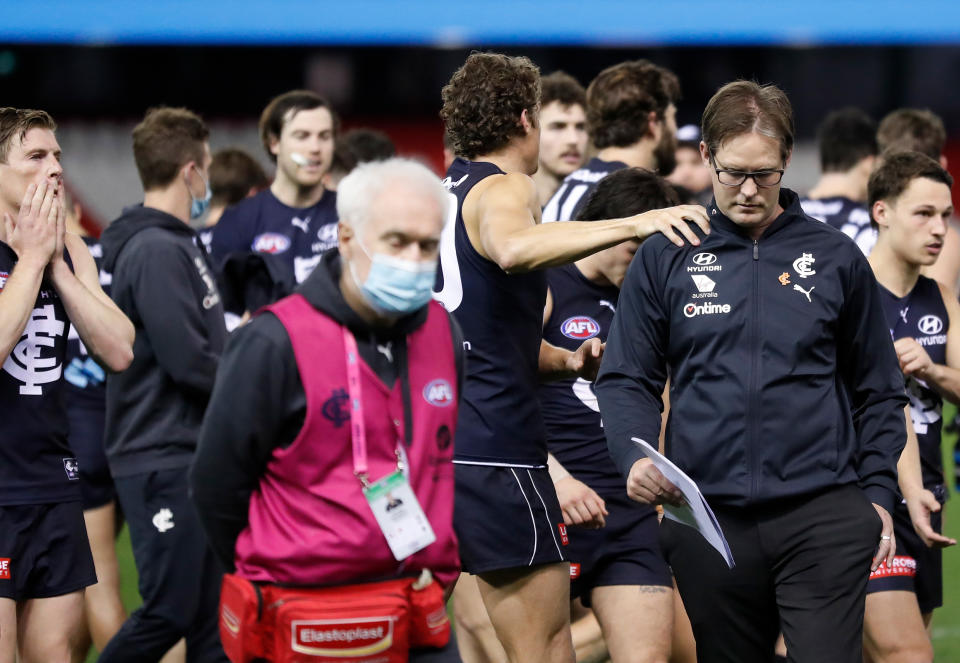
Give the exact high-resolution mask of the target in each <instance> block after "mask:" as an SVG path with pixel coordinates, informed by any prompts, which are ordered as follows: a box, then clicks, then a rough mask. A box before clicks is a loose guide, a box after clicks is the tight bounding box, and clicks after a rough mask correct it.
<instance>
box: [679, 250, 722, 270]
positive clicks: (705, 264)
mask: <svg viewBox="0 0 960 663" xmlns="http://www.w3.org/2000/svg"><path fill="white" fill-rule="evenodd" d="M692 260H693V264H694V265H695V266H692V267H687V271H688V272H719V271H720V270H721V269H723V267H721V266H720V265H715V264H714V263H715V262H717V256H716V255H714V254H713V253H708V252H706V251H703V252H701V253H697V254H694V256H693V258H692Z"/></svg>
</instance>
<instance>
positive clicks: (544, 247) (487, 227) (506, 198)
mask: <svg viewBox="0 0 960 663" xmlns="http://www.w3.org/2000/svg"><path fill="white" fill-rule="evenodd" d="M476 205H477V207H476V217H477V219H478V223H477V231H478V239H479V244H480V248H482V250H483V252H484V253H486V257H488V258H489V259H490V260H493V261H494V262H495V263H497V264H498V265H499V266H500V267H501V269H503V270H504V271H505V272H507V273H508V274H512V273H518V272H528V271H533V270H536V269H544V268H546V267H556V266H558V265H565V264H569V263H571V262H575V261H576V260H579V259H580V258H583V257H584V256H588V255H590V254H592V253H596V252H597V251H600V250H602V249H605V248H607V247H610V246H613V245H615V244H619V243H620V242H624V241H626V240H628V239H634V238H638V239H641V240H642V239H646V238H647V237H649V236H650V235H652V234H653V233H655V232H662V233H663V234H665V235H666V236H667V237H669V238H670V240H671V241H672V242H674V243H676V244H677V245H682V244H683V242H684V240H686V241H688V242H690V243H691V244H693V245H699V244H700V240H699V239H698V238H697V235H696V233H695V232H694V231H693V229H692V228H691V227H690V223H688V222H693V223H695V224H696V225H697V226H699V227H700V229H701V230H702V231H703V232H704V233H709V232H710V228H709V221H708V217H707V213H706V210H704V209H703V208H702V207H700V206H699V205H679V206H677V207H670V208H667V209H662V210H651V211H649V212H644V213H643V214H637V215H635V216H630V217H626V218H623V219H611V220H607V221H590V222H580V221H570V222H564V223H560V224H550V223H548V224H540V223H539V220H540V218H539V217H540V210H539V207H538V206H537V195H536V188H535V186H534V184H533V181H532V180H531V179H530V178H529V177H527V176H525V175H523V174H520V173H511V174H508V175H504V176H502V177H498V178H496V180H495V181H493V182H491V183H490V185H489V186H487V187H486V189H485V190H484V191H483V193H482V195H481V196H479V198H478V200H477V203H476Z"/></svg>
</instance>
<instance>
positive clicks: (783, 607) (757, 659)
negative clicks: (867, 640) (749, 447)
mask: <svg viewBox="0 0 960 663" xmlns="http://www.w3.org/2000/svg"><path fill="white" fill-rule="evenodd" d="M715 513H716V516H717V520H718V521H719V523H720V526H721V527H722V528H723V532H724V534H725V535H726V537H727V541H728V543H729V544H730V549H731V551H732V552H733V558H734V561H735V563H736V567H735V568H734V569H732V570H730V569H727V565H726V563H725V562H724V561H723V558H722V557H721V556H720V555H719V553H717V552H716V551H715V550H713V548H711V547H710V546H709V545H708V544H707V542H706V541H705V540H704V539H703V537H701V536H700V534H699V533H698V532H696V531H695V530H694V529H692V528H690V527H687V526H686V525H681V524H678V523H676V522H674V521H671V520H667V519H664V520H663V523H662V524H661V527H660V542H661V545H662V546H663V551H664V554H665V555H666V557H667V560H668V561H669V563H670V566H671V567H672V569H673V573H674V576H675V577H676V580H677V586H678V587H679V589H680V595H681V597H682V598H683V603H684V606H685V607H686V609H687V614H688V615H689V616H690V622H691V623H692V625H693V635H694V637H695V638H696V641H697V661H698V663H769V661H771V660H772V659H773V647H774V644H775V641H776V638H777V633H778V632H779V631H780V629H781V628H782V629H783V634H784V637H785V639H786V643H787V652H788V654H789V659H788V660H790V661H793V662H795V663H824V661H830V662H831V663H862V660H863V659H862V637H863V610H864V602H865V597H866V587H867V578H868V577H869V574H870V561H871V559H872V557H873V555H874V553H875V552H876V548H877V545H878V544H879V542H880V526H881V523H880V518H879V516H878V515H877V512H876V511H875V510H874V508H873V506H872V505H871V504H870V502H869V501H868V500H867V498H866V497H865V496H864V494H863V492H862V491H861V490H860V489H859V488H857V487H856V486H855V485H848V486H840V487H836V488H831V489H829V490H827V491H824V492H822V493H819V494H815V495H807V496H804V497H803V498H796V499H790V500H781V501H779V502H777V503H773V504H768V505H763V506H760V507H749V508H741V509H731V508H715Z"/></svg>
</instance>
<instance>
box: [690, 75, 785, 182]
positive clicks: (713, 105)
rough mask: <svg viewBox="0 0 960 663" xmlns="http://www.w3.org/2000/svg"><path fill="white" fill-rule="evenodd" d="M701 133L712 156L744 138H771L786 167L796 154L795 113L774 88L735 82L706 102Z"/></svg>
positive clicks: (751, 82)
mask: <svg viewBox="0 0 960 663" xmlns="http://www.w3.org/2000/svg"><path fill="white" fill-rule="evenodd" d="M700 133H701V134H702V136H703V142H704V143H706V144H707V150H709V152H710V155H711V156H714V155H716V153H717V150H719V149H720V146H721V145H723V143H724V142H726V141H727V140H729V139H731V138H735V137H737V136H740V135H742V134H747V133H758V134H762V135H764V136H768V137H770V138H773V139H774V140H776V141H777V142H779V143H780V159H781V161H783V162H784V163H785V162H786V160H787V158H789V156H790V153H791V152H792V151H793V109H792V108H791V107H790V100H789V99H787V95H786V94H784V93H783V90H781V89H780V88H778V87H777V86H775V85H760V84H758V83H754V82H753V81H734V82H732V83H727V84H726V85H724V86H723V87H722V88H720V89H719V90H717V92H716V94H714V95H713V97H711V98H710V101H709V102H707V107H706V109H704V111H703V120H702V123H701V128H700Z"/></svg>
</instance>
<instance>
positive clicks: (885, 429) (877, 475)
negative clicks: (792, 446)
mask: <svg viewBox="0 0 960 663" xmlns="http://www.w3.org/2000/svg"><path fill="white" fill-rule="evenodd" d="M849 269H850V275H849V281H848V283H847V284H846V293H845V301H844V304H843V309H842V310H841V312H840V319H839V327H838V331H837V336H838V337H837V361H838V365H839V368H840V375H841V378H842V379H843V382H844V384H845V385H846V388H847V393H848V394H849V395H850V398H851V401H852V402H851V406H852V409H853V424H854V428H855V429H856V432H857V440H858V447H857V458H856V462H857V475H858V476H859V477H860V482H859V484H860V487H861V488H862V489H863V491H864V492H865V493H866V495H867V497H868V498H869V499H870V501H871V502H874V503H876V504H879V505H880V506H882V507H883V508H884V509H886V510H887V511H888V512H889V513H891V514H892V513H893V505H894V502H895V500H896V495H897V461H898V460H899V459H900V453H901V452H902V451H903V447H904V445H905V444H906V441H907V433H906V427H905V424H904V416H903V408H904V406H905V405H906V404H907V402H908V401H907V397H906V394H905V392H904V386H903V374H902V373H901V372H900V364H899V362H898V361H897V353H896V350H894V348H893V341H891V339H890V333H889V331H888V330H889V326H888V325H887V321H886V318H885V317H884V315H883V304H882V303H881V299H880V289H879V287H878V286H877V281H876V279H875V278H874V276H873V272H872V270H871V269H870V265H869V264H868V263H867V261H866V259H865V258H864V257H863V256H862V255H860V254H859V251H858V252H857V254H856V255H855V256H854V258H853V260H851V262H850V267H849Z"/></svg>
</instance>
